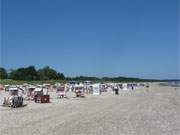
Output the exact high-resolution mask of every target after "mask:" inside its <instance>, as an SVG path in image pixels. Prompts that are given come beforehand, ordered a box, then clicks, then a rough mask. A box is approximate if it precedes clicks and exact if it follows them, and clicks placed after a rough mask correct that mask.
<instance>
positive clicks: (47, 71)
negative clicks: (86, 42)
mask: <svg viewBox="0 0 180 135" xmlns="http://www.w3.org/2000/svg"><path fill="white" fill-rule="evenodd" d="M0 79H1V80H0V84H23V83H31V84H42V83H50V84H54V83H56V82H67V81H81V82H82V81H87V80H89V81H92V82H153V81H162V80H152V79H140V78H132V77H131V78H129V77H103V78H98V77H88V76H78V77H65V76H64V74H63V73H60V72H57V71H56V70H54V69H52V68H50V67H48V66H46V67H43V68H41V69H38V70H37V69H36V68H35V67H34V66H29V67H21V68H18V69H13V70H11V71H10V72H8V73H7V70H6V69H4V68H0Z"/></svg>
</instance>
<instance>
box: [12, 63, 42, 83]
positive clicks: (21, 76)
mask: <svg viewBox="0 0 180 135" xmlns="http://www.w3.org/2000/svg"><path fill="white" fill-rule="evenodd" d="M10 78H11V79H13V80H27V81H30V80H38V79H39V76H38V73H37V71H36V69H35V67H34V66H29V67H27V68H18V69H15V70H12V71H11V72H10Z"/></svg>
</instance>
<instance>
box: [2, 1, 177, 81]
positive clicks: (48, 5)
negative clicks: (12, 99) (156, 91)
mask: <svg viewBox="0 0 180 135" xmlns="http://www.w3.org/2000/svg"><path fill="white" fill-rule="evenodd" d="M1 2H2V3H1V8H2V10H1V11H2V13H1V15H2V18H1V19H2V20H1V23H2V29H1V34H2V42H1V51H2V54H1V57H2V58H1V66H3V67H5V68H7V69H11V68H18V67H21V66H29V65H35V66H36V68H41V67H43V66H45V65H49V66H50V67H52V68H54V69H56V70H58V71H60V72H63V73H64V74H65V75H66V76H78V75H88V76H98V77H102V76H131V77H141V78H155V79H175V78H180V77H179V66H180V65H179V58H180V57H179V51H180V50H179V44H178V39H179V35H178V32H179V31H178V28H179V27H178V17H179V14H178V13H179V11H178V9H179V3H178V0H1Z"/></svg>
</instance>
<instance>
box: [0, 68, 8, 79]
mask: <svg viewBox="0 0 180 135" xmlns="http://www.w3.org/2000/svg"><path fill="white" fill-rule="evenodd" d="M7 78H8V73H7V71H6V69H5V68H2V67H0V79H7Z"/></svg>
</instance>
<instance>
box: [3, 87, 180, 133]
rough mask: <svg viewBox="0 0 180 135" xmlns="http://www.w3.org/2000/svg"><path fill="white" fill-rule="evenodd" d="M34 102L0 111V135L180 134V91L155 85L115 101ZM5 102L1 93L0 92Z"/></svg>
mask: <svg viewBox="0 0 180 135" xmlns="http://www.w3.org/2000/svg"><path fill="white" fill-rule="evenodd" d="M51 95H53V96H52V97H53V99H51V101H52V103H49V104H38V103H34V102H31V101H28V102H26V103H25V104H27V106H25V107H22V108H17V109H11V108H7V107H0V134H1V135H179V134H180V89H179V88H178V89H175V88H171V87H160V86H156V85H153V86H152V87H151V88H150V89H149V90H148V89H146V88H141V89H136V90H134V91H122V92H120V95H118V96H115V95H114V94H112V93H110V92H109V93H104V94H103V95H101V96H92V95H91V96H87V97H86V98H73V96H74V95H73V94H72V93H69V94H68V95H69V97H70V98H69V99H62V100H61V99H56V95H55V94H54V93H51ZM1 97H2V93H1Z"/></svg>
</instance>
